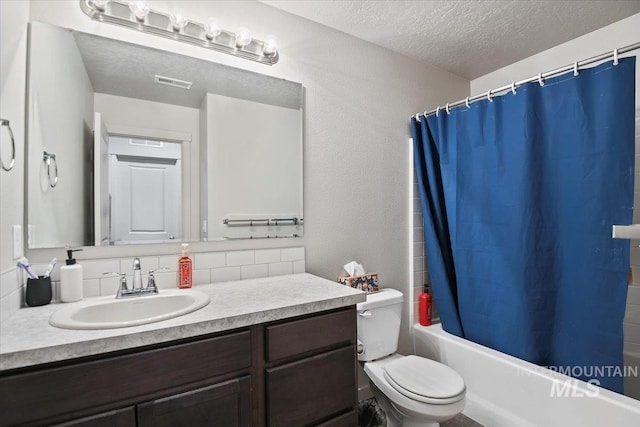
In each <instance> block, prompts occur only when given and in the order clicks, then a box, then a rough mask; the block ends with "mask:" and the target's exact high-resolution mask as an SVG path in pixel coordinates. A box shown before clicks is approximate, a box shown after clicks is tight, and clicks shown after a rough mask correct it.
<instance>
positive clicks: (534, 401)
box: [413, 324, 640, 427]
mask: <svg viewBox="0 0 640 427" xmlns="http://www.w3.org/2000/svg"><path fill="white" fill-rule="evenodd" d="M413 341H414V348H415V352H416V354H418V355H420V356H423V357H427V358H430V359H434V360H437V361H440V362H442V363H444V364H446V365H448V366H450V367H451V368H453V369H454V370H456V371H457V372H458V373H459V374H460V375H461V376H462V378H464V381H465V383H466V385H467V404H466V407H465V410H464V412H463V413H464V414H466V415H467V416H468V417H471V418H473V419H474V420H476V421H478V422H479V423H481V424H482V425H484V426H486V427H501V426H504V427H514V426H518V427H527V426H531V427H534V426H535V427H541V426H544V427H552V426H558V427H571V426H594V427H596V426H597V427H601V426H616V427H624V426H629V427H632V426H633V427H637V426H639V425H640V401H638V400H635V399H632V398H630V397H627V396H623V395H620V394H617V393H614V392H612V391H609V390H605V389H602V388H600V387H597V386H596V385H594V384H589V383H587V382H584V381H580V380H576V379H574V378H570V377H568V376H565V375H562V374H561V373H558V372H553V371H550V370H548V369H544V368H541V367H539V366H537V365H534V364H532V363H529V362H526V361H524V360H521V359H517V358H515V357H512V356H509V355H506V354H504V353H500V352H499V351H496V350H492V349H490V348H487V347H484V346H481V345H479V344H476V343H473V342H471V341H467V340H465V339H461V338H458V337H456V336H454V335H451V334H449V333H447V332H445V331H444V330H443V329H442V327H441V325H440V324H436V325H432V326H427V327H425V326H420V325H418V324H416V325H414V327H413ZM639 374H640V373H639ZM636 379H637V378H636Z"/></svg>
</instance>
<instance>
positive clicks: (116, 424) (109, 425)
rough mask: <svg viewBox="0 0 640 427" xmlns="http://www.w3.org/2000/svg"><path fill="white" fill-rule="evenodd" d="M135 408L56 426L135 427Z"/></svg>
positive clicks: (131, 407) (130, 407) (109, 412)
mask: <svg viewBox="0 0 640 427" xmlns="http://www.w3.org/2000/svg"><path fill="white" fill-rule="evenodd" d="M135 425H136V411H135V407H133V406H129V407H127V408H122V409H116V410H114V411H108V412H103V413H101V414H97V415H91V416H89V417H84V418H79V419H77V420H72V421H67V422H64V423H61V424H55V427H135Z"/></svg>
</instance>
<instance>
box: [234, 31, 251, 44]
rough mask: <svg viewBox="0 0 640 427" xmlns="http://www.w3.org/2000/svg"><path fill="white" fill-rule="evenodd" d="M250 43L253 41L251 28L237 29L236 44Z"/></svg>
mask: <svg viewBox="0 0 640 427" xmlns="http://www.w3.org/2000/svg"><path fill="white" fill-rule="evenodd" d="M249 43H251V33H250V32H249V29H247V28H245V27H240V28H238V31H236V46H237V47H245V46H246V45H248V44H249Z"/></svg>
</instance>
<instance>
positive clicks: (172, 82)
mask: <svg viewBox="0 0 640 427" xmlns="http://www.w3.org/2000/svg"><path fill="white" fill-rule="evenodd" d="M154 81H155V82H156V83H158V84H161V85H167V86H173V87H179V88H181V89H187V90H188V89H191V85H192V84H193V83H192V82H188V81H185V80H178V79H174V78H171V77H164V76H159V75H157V74H156V75H155V77H154Z"/></svg>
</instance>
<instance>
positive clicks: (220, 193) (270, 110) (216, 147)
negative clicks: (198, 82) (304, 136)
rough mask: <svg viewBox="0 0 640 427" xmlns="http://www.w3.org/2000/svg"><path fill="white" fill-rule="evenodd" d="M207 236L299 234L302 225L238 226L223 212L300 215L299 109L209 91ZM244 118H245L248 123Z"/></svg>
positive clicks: (255, 215)
mask: <svg viewBox="0 0 640 427" xmlns="http://www.w3.org/2000/svg"><path fill="white" fill-rule="evenodd" d="M206 99H207V107H206V111H207V139H206V140H203V141H202V142H203V143H204V144H206V145H207V189H206V191H207V194H208V206H207V209H208V214H207V218H208V236H209V239H210V240H211V239H215V238H216V237H218V238H219V237H242V236H244V237H248V236H256V237H259V236H266V235H275V234H279V235H291V234H294V233H295V234H302V232H301V229H302V227H301V226H296V225H284V226H277V227H268V226H256V227H240V226H227V225H224V224H223V222H222V221H223V219H224V218H230V219H254V218H255V219H260V218H292V217H297V218H302V149H303V147H302V144H301V143H300V138H301V133H302V113H301V112H300V110H294V109H291V108H284V107H278V106H274V105H268V104H262V103H259V102H252V101H246V100H243V99H237V98H230V97H227V96H222V95H216V94H207V96H206ZM247 120H248V121H249V123H247Z"/></svg>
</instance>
